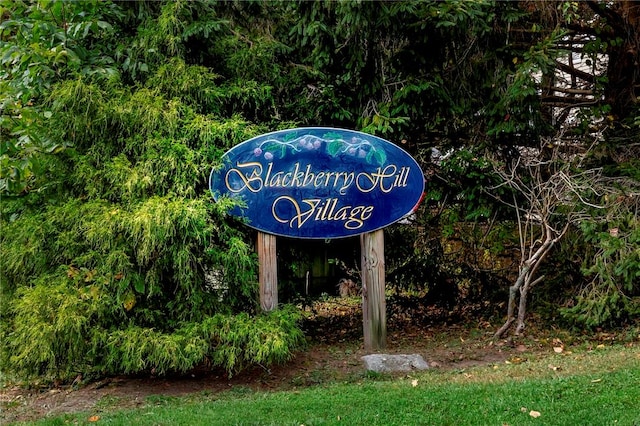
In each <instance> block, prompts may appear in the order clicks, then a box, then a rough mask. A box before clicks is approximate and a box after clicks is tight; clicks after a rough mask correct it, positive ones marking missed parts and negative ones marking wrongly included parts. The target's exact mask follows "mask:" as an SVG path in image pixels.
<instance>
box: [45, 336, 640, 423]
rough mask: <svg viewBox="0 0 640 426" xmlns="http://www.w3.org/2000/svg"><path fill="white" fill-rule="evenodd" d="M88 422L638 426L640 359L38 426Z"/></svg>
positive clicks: (598, 359) (243, 392)
mask: <svg viewBox="0 0 640 426" xmlns="http://www.w3.org/2000/svg"><path fill="white" fill-rule="evenodd" d="M532 411H535V412H539V413H540V416H539V417H537V418H536V417H532V416H531V415H530V413H531V412H532ZM92 415H98V416H100V419H99V420H98V421H97V422H95V423H91V424H100V425H107V424H108V425H132V424H135V425H296V426H299V425H307V426H310V425H342V424H343V425H529V424H531V425H598V426H600V425H614V424H615V425H640V352H639V351H638V348H637V346H633V345H630V347H623V346H614V347H611V348H603V349H598V350H591V351H587V350H583V351H577V352H576V353H571V352H569V353H563V354H549V355H547V356H540V357H536V358H532V359H530V360H527V361H523V362H520V363H517V364H516V363H511V364H508V363H504V364H502V363H501V364H494V365H488V366H483V367H476V368H472V369H466V370H457V371H442V370H436V369H434V370H427V371H425V372H422V373H416V374H411V375H408V376H404V377H402V378H396V379H392V378H390V377H388V376H382V377H380V376H372V375H367V374H363V375H362V376H361V377H360V378H359V379H358V380H357V381H355V382H350V383H334V384H330V385H322V386H314V387H309V388H303V389H299V390H295V391H286V392H254V391H251V390H249V389H247V388H239V389H238V390H231V391H229V392H225V393H222V394H214V395H212V394H198V395H192V396H189V397H186V398H176V397H164V396H153V397H149V398H148V399H147V401H146V406H144V407H143V408H139V409H135V410H126V411H113V408H112V409H111V411H110V410H109V409H107V410H105V411H102V410H101V409H100V408H96V412H92V413H82V414H76V415H66V416H61V417H56V418H49V419H45V420H42V421H40V422H38V423H36V424H43V425H64V424H89V423H90V422H89V417H90V416H92ZM94 420H95V419H94Z"/></svg>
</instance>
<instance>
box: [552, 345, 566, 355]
mask: <svg viewBox="0 0 640 426" xmlns="http://www.w3.org/2000/svg"><path fill="white" fill-rule="evenodd" d="M553 351H554V352H555V353H557V354H561V353H562V351H564V348H563V347H562V346H554V348H553Z"/></svg>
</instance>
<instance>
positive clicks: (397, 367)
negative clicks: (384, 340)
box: [362, 354, 429, 373]
mask: <svg viewBox="0 0 640 426" xmlns="http://www.w3.org/2000/svg"><path fill="white" fill-rule="evenodd" d="M362 361H364V366H365V368H366V369H367V370H369V371H375V372H378V373H392V372H396V371H416V370H425V369H427V368H429V365H428V364H427V362H426V361H425V360H424V358H422V356H421V355H418V354H412V355H389V354H372V355H365V356H363V357H362Z"/></svg>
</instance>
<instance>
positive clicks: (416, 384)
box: [411, 379, 418, 388]
mask: <svg viewBox="0 0 640 426" xmlns="http://www.w3.org/2000/svg"><path fill="white" fill-rule="evenodd" d="M411 386H413V387H414V388H415V387H416V386H418V380H416V379H413V380H412V381H411Z"/></svg>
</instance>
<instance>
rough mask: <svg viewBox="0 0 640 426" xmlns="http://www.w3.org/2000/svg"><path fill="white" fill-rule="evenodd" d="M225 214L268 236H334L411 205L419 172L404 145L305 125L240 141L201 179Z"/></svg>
mask: <svg viewBox="0 0 640 426" xmlns="http://www.w3.org/2000/svg"><path fill="white" fill-rule="evenodd" d="M209 188H210V190H211V193H212V194H213V197H214V199H216V200H219V199H220V198H221V197H229V198H232V199H234V200H236V201H238V202H239V205H238V206H237V207H235V208H233V209H232V210H231V211H230V212H229V213H230V214H232V215H235V216H238V217H243V218H246V220H247V225H249V226H251V227H253V228H255V229H257V230H259V231H262V232H266V233H270V234H275V235H281V236H287V237H294V238H311V239H313V238H318V239H320V238H322V239H324V238H341V237H349V236H353V235H359V234H362V233H365V232H371V231H375V230H378V229H381V228H384V227H386V226H388V225H390V224H392V223H394V222H396V221H398V220H400V219H402V218H403V217H405V216H406V215H407V214H409V213H411V212H412V211H413V210H415V208H417V205H418V203H419V202H420V200H421V198H422V193H423V191H424V175H423V173H422V170H421V168H420V166H419V165H418V163H417V162H416V161H415V160H414V159H413V158H412V157H411V155H409V154H408V153H407V152H406V151H404V150H403V149H401V148H400V147H398V146H396V145H395V144H393V143H391V142H389V141H386V140H384V139H381V138H379V137H376V136H372V135H368V134H366V133H362V132H357V131H353V130H345V129H335V128H328V127H305V128H295V129H288V130H281V131H277V132H272V133H267V134H263V135H260V136H257V137H255V138H252V139H249V140H247V141H244V142H242V143H240V144H238V145H236V146H235V147H233V148H232V149H230V150H229V151H227V152H226V153H225V154H224V155H223V156H222V164H221V166H220V167H215V168H214V169H213V170H212V172H211V176H210V179H209Z"/></svg>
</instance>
